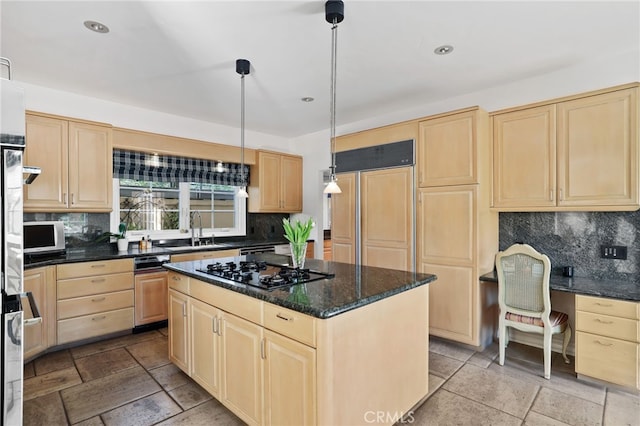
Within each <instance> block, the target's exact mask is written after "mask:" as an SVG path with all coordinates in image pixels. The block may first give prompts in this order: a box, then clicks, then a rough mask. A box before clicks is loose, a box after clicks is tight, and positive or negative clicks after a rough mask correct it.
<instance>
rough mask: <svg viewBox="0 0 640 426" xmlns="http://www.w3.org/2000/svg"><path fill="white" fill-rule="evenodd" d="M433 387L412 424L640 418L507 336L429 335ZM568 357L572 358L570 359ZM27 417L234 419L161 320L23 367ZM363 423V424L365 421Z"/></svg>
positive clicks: (632, 408)
mask: <svg viewBox="0 0 640 426" xmlns="http://www.w3.org/2000/svg"><path fill="white" fill-rule="evenodd" d="M429 356H430V358H429V363H430V373H429V383H430V396H429V397H428V398H427V399H426V401H425V402H424V403H423V404H422V405H421V406H420V407H419V408H417V409H416V410H415V411H413V412H411V413H409V414H408V415H407V416H406V417H405V423H406V424H409V423H410V424H413V425H527V426H529V425H580V426H582V425H607V426H622V425H640V396H638V394H636V393H628V392H624V391H621V390H619V389H618V390H616V389H610V388H606V387H603V386H599V385H595V384H592V383H585V382H582V381H579V380H577V379H576V377H575V374H573V364H570V365H569V366H566V365H565V364H564V363H563V362H562V359H561V357H560V355H559V354H554V360H553V368H552V373H551V379H550V380H545V379H544V378H543V377H542V374H543V366H542V351H541V350H540V349H535V348H529V347H527V346H523V345H518V344H516V343H511V344H510V345H509V348H508V349H507V360H506V363H505V365H504V366H503V367H501V366H499V365H498V363H497V361H496V358H497V346H496V345H493V346H491V347H489V348H488V349H487V350H485V351H484V352H475V351H473V350H470V349H468V348H466V347H462V346H459V345H456V344H453V343H449V342H446V341H443V340H439V339H435V338H432V339H431V342H430V354H429ZM572 362H573V360H572ZM24 394H25V403H24V425H26V426H30V425H34V426H35V425H47V426H55V425H69V424H74V425H75V424H78V425H127V426H128V425H135V426H137V425H154V424H162V425H188V426H192V425H240V424H243V423H242V422H241V421H240V420H239V419H238V418H237V417H236V416H235V415H233V414H232V413H231V412H229V411H228V410H227V409H226V408H225V407H223V406H222V405H221V404H220V403H218V402H217V401H216V400H215V399H212V398H211V397H210V396H209V395H208V394H207V393H206V392H205V391H204V390H203V389H202V388H201V387H200V386H198V385H197V384H196V383H194V382H193V381H192V380H191V379H190V378H189V377H187V376H186V375H185V374H184V373H182V372H181V371H180V370H179V369H178V368H177V367H175V366H174V365H173V364H171V363H170V362H169V359H168V358H167V336H166V329H163V330H157V331H151V332H147V333H143V334H136V335H129V336H124V337H118V338H115V339H111V340H106V341H103V342H98V343H92V344H88V345H85V346H80V347H76V348H72V349H67V350H62V351H59V352H54V353H50V354H47V355H44V356H43V357H41V358H38V359H36V360H35V361H33V362H30V363H29V364H27V365H26V366H25V383H24ZM363 424H366V423H365V422H364V421H363Z"/></svg>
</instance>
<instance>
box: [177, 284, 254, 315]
mask: <svg viewBox="0 0 640 426" xmlns="http://www.w3.org/2000/svg"><path fill="white" fill-rule="evenodd" d="M189 290H190V291H191V293H190V294H191V297H194V298H196V299H198V300H200V301H202V302H205V303H208V304H209V305H212V306H215V307H216V308H219V309H222V310H223V311H226V312H229V313H230V314H233V315H235V316H238V317H240V318H244V319H246V320H247V321H251V322H253V323H255V324H260V325H262V301H261V300H258V299H254V298H252V297H248V296H246V295H244V294H240V293H236V292H234V291H231V290H227V289H224V288H221V287H218V286H215V285H213V284H207V283H205V282H203V281H200V280H195V279H193V280H191V284H190V288H189Z"/></svg>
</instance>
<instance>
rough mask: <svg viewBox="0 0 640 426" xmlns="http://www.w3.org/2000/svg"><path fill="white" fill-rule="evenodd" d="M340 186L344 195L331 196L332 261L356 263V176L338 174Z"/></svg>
mask: <svg viewBox="0 0 640 426" xmlns="http://www.w3.org/2000/svg"><path fill="white" fill-rule="evenodd" d="M338 184H339V185H340V189H341V190H342V193H340V194H331V251H332V253H331V254H332V256H333V257H332V259H331V260H333V261H334V262H344V263H356V227H355V224H356V202H357V200H356V184H357V181H356V174H355V173H340V174H338Z"/></svg>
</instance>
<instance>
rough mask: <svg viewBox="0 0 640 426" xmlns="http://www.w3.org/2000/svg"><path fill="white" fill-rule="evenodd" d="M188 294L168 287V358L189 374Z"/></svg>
mask: <svg viewBox="0 0 640 426" xmlns="http://www.w3.org/2000/svg"><path fill="white" fill-rule="evenodd" d="M189 299H190V298H189V296H187V295H186V294H182V293H180V292H178V291H176V290H174V289H173V288H169V359H170V360H171V362H173V363H174V364H175V365H177V366H178V367H179V368H180V369H181V370H182V371H184V372H185V373H187V374H188V375H191V359H190V356H191V348H190V342H191V332H190V331H191V330H190V327H189Z"/></svg>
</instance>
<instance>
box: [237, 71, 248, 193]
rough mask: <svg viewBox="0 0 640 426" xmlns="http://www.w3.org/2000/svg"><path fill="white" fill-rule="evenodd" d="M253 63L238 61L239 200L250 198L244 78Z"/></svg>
mask: <svg viewBox="0 0 640 426" xmlns="http://www.w3.org/2000/svg"><path fill="white" fill-rule="evenodd" d="M250 69H251V62H249V61H248V60H246V59H236V72H237V73H238V74H240V87H241V89H240V93H241V94H240V181H241V182H242V184H243V186H241V187H240V189H239V190H238V197H239V198H249V194H247V186H246V184H245V182H244V76H245V75H247V74H249V73H250Z"/></svg>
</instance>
